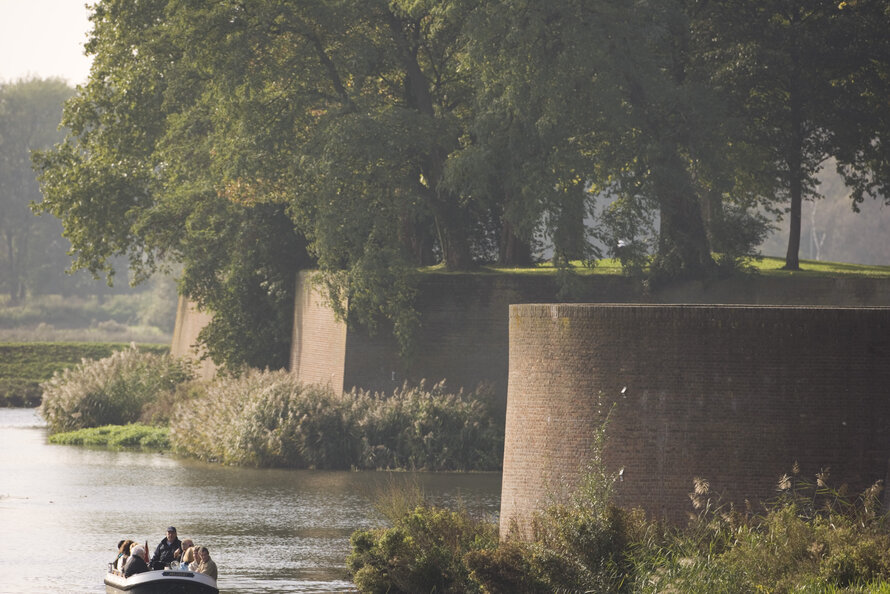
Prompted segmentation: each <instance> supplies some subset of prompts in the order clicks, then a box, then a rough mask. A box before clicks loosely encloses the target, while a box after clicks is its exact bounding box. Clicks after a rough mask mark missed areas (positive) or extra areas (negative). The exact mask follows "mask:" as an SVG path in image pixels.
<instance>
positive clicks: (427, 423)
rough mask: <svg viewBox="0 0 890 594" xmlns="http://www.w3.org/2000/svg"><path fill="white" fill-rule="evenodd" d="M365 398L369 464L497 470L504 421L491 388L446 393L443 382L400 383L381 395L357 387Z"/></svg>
mask: <svg viewBox="0 0 890 594" xmlns="http://www.w3.org/2000/svg"><path fill="white" fill-rule="evenodd" d="M351 397H352V398H354V399H356V400H358V401H362V400H365V401H367V404H365V405H363V406H362V410H363V413H364V414H363V416H362V418H361V419H360V432H361V434H362V436H363V440H362V446H363V450H362V457H363V459H362V463H361V466H362V467H365V468H401V469H409V470H421V469H422V470H461V471H468V470H495V469H499V468H500V466H501V460H502V457H503V451H504V448H503V444H504V433H503V427H501V426H500V425H498V424H497V423H495V422H494V419H493V417H492V415H491V414H490V413H489V411H488V409H487V407H486V404H485V402H486V401H490V400H491V396H490V395H487V394H481V395H479V394H465V393H464V392H458V393H457V394H451V393H448V392H447V390H446V389H445V384H444V383H443V382H440V383H437V384H435V385H434V386H433V387H432V388H431V389H429V390H427V389H426V385H425V383H424V382H421V383H420V385H419V386H417V387H416V388H409V387H408V386H404V387H402V389H401V390H396V391H395V392H394V393H393V395H392V396H387V397H383V396H380V395H373V396H372V395H370V394H368V393H362V392H353V393H352V396H351Z"/></svg>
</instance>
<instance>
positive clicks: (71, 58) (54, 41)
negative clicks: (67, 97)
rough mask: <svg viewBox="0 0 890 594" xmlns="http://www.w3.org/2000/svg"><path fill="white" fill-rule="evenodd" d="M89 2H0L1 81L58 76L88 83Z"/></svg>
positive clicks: (2, 0) (10, 0) (21, 0)
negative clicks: (87, 7)
mask: <svg viewBox="0 0 890 594" xmlns="http://www.w3.org/2000/svg"><path fill="white" fill-rule="evenodd" d="M85 3H86V0H0V81H2V82H11V81H15V80H18V79H20V78H23V77H26V76H36V77H38V78H49V77H51V76H58V77H61V78H64V79H65V80H67V81H68V82H69V83H70V84H71V85H77V84H82V83H84V82H86V79H87V76H88V75H89V71H90V60H89V59H88V58H87V57H86V56H84V55H83V44H84V42H85V41H86V39H87V37H86V35H87V32H89V30H90V22H89V21H88V20H87V16H88V15H89V11H88V10H87V9H86V7H85Z"/></svg>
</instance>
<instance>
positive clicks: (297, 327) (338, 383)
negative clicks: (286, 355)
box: [290, 271, 352, 392]
mask: <svg viewBox="0 0 890 594" xmlns="http://www.w3.org/2000/svg"><path fill="white" fill-rule="evenodd" d="M346 335H347V331H346V324H344V323H343V322H340V321H338V320H337V319H336V317H334V310H332V309H331V308H330V307H328V306H327V305H326V304H325V301H324V299H323V298H322V296H321V295H320V294H319V293H318V291H316V290H315V289H314V287H313V284H312V272H310V271H302V272H300V273H299V274H298V275H297V293H296V298H295V303H294V330H293V335H292V338H291V351H290V370H291V373H294V374H296V375H297V377H299V378H300V380H301V381H303V382H304V383H307V384H320V385H325V386H330V387H331V388H332V389H333V390H334V391H335V392H342V391H343V389H344V385H343V373H344V370H345V366H344V362H345V356H346ZM351 387H352V386H349V388H351Z"/></svg>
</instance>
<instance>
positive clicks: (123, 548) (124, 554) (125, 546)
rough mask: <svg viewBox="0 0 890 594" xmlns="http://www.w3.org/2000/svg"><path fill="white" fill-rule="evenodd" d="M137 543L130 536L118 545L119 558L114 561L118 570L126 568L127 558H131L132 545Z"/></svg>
mask: <svg viewBox="0 0 890 594" xmlns="http://www.w3.org/2000/svg"><path fill="white" fill-rule="evenodd" d="M134 544H135V543H134V542H133V541H132V540H130V539H129V538H127V539H125V540H122V541H121V542H120V544H119V545H118V547H117V559H116V560H115V562H114V568H115V569H117V570H118V571H123V570H124V565H125V564H126V563H127V559H129V558H130V547H132V546H133V545H134Z"/></svg>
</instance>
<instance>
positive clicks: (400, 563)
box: [347, 506, 497, 594]
mask: <svg viewBox="0 0 890 594" xmlns="http://www.w3.org/2000/svg"><path fill="white" fill-rule="evenodd" d="M350 542H351V544H352V553H351V554H350V555H349V558H348V559H347V568H348V569H349V572H350V574H351V575H352V579H353V581H354V582H355V585H356V587H357V588H358V589H359V591H361V592H374V593H377V592H379V593H384V592H389V593H391V594H397V593H401V592H404V593H414V592H442V593H448V592H455V593H464V592H481V591H482V590H481V587H480V585H479V584H478V583H477V582H476V581H474V580H473V579H472V578H471V577H470V570H469V569H468V568H467V566H466V565H465V564H464V562H463V558H464V556H465V555H467V554H468V553H470V552H473V551H479V550H483V549H491V548H495V547H496V546H497V529H496V527H495V526H494V525H493V524H489V523H485V522H481V521H476V520H474V519H472V518H470V517H469V515H467V514H466V513H465V512H456V511H449V510H446V509H442V508H436V507H424V506H419V507H417V508H415V509H413V510H411V511H410V512H408V513H406V514H405V515H404V516H403V517H402V518H400V519H399V520H398V521H397V522H396V524H395V525H394V526H393V527H391V528H386V529H380V530H362V531H358V532H355V533H354V534H353V535H352V537H351V539H350Z"/></svg>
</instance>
